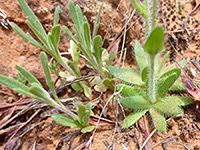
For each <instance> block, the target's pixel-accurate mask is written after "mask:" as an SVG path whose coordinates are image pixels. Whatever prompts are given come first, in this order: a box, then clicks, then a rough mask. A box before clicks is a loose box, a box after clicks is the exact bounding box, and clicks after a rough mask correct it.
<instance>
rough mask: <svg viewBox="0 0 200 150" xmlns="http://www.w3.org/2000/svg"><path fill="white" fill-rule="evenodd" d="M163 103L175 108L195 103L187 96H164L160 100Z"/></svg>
mask: <svg viewBox="0 0 200 150" xmlns="http://www.w3.org/2000/svg"><path fill="white" fill-rule="evenodd" d="M162 101H163V102H169V103H172V104H174V105H176V106H186V105H189V104H193V103H195V101H194V100H193V99H192V98H190V97H189V96H166V97H164V98H162Z"/></svg>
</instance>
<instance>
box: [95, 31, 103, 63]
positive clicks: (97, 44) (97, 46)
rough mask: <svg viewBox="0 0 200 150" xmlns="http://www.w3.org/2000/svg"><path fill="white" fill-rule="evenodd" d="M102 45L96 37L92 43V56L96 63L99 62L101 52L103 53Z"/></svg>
mask: <svg viewBox="0 0 200 150" xmlns="http://www.w3.org/2000/svg"><path fill="white" fill-rule="evenodd" d="M102 44H103V42H102V38H101V36H100V35H97V36H96V37H95V38H94V41H93V48H94V52H93V54H94V56H95V57H96V59H97V60H98V61H100V60H101V56H102V52H103V48H102ZM99 63H100V62H99Z"/></svg>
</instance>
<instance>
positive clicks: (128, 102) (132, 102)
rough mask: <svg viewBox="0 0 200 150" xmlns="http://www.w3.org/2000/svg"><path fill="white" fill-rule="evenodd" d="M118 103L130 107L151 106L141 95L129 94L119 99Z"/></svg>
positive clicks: (142, 107) (141, 107)
mask: <svg viewBox="0 0 200 150" xmlns="http://www.w3.org/2000/svg"><path fill="white" fill-rule="evenodd" d="M120 103H121V104H122V105H123V106H124V107H126V108H131V109H144V108H148V107H150V106H151V104H150V103H149V102H148V101H147V100H146V99H145V98H144V97H143V96H130V97H126V98H123V99H121V101H120Z"/></svg>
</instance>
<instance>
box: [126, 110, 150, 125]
mask: <svg viewBox="0 0 200 150" xmlns="http://www.w3.org/2000/svg"><path fill="white" fill-rule="evenodd" d="M146 112H147V109H144V110H135V111H134V112H132V113H131V114H129V115H128V116H127V117H126V118H125V119H124V121H123V124H122V128H128V127H130V126H132V125H133V124H135V123H136V122H137V121H138V120H139V119H140V118H141V117H142V116H143V115H144V114H145V113H146Z"/></svg>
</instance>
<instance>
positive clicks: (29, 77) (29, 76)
mask: <svg viewBox="0 0 200 150" xmlns="http://www.w3.org/2000/svg"><path fill="white" fill-rule="evenodd" d="M16 68H17V70H18V71H19V72H20V73H21V74H22V75H23V76H24V77H25V78H26V79H27V80H28V82H29V83H34V82H35V83H38V84H39V85H41V83H40V82H39V81H38V80H37V79H36V78H35V77H34V76H33V75H32V74H31V73H30V72H28V71H27V70H25V69H24V68H23V67H21V66H19V65H16ZM41 86H42V85H41Z"/></svg>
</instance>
